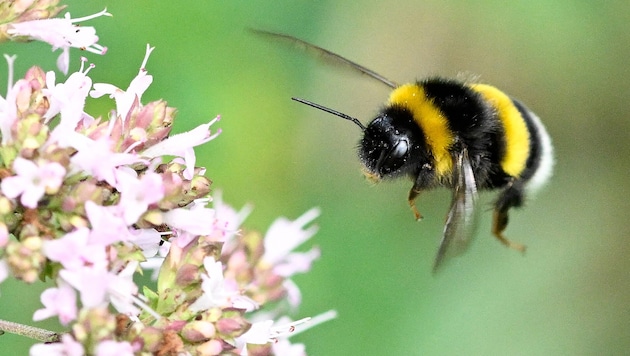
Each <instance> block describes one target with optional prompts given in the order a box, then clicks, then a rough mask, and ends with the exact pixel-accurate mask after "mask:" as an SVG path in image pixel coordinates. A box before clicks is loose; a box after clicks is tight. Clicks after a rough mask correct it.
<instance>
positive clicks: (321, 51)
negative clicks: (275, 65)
mask: <svg viewBox="0 0 630 356" xmlns="http://www.w3.org/2000/svg"><path fill="white" fill-rule="evenodd" d="M250 30H251V31H252V32H253V33H255V34H257V35H262V36H268V37H271V38H275V39H278V40H283V41H288V42H291V43H293V44H296V45H298V46H300V47H302V48H304V49H305V50H310V51H312V52H314V53H315V54H317V55H319V56H321V57H322V58H324V59H327V60H330V61H332V62H334V63H337V64H343V65H346V66H349V67H350V68H352V69H354V70H356V71H359V72H360V73H361V74H365V75H367V76H370V77H372V78H374V79H376V80H378V81H379V82H381V83H383V84H385V85H387V86H388V87H390V88H396V87H397V86H398V84H396V83H395V82H393V81H391V80H389V79H387V78H385V77H384V76H382V75H380V74H378V73H376V72H375V71H373V70H371V69H368V68H365V67H364V66H362V65H360V64H358V63H355V62H353V61H351V60H349V59H347V58H345V57H342V56H340V55H338V54H337V53H334V52H331V51H329V50H327V49H325V48H322V47H319V46H317V45H314V44H312V43H309V42H306V41H304V40H301V39H299V38H297V37H293V36H290V35H285V34H283V33H276V32H270V31H265V30H259V29H250Z"/></svg>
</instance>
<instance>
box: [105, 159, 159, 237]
mask: <svg viewBox="0 0 630 356" xmlns="http://www.w3.org/2000/svg"><path fill="white" fill-rule="evenodd" d="M116 177H117V180H118V185H117V186H116V189H118V191H120V202H119V203H118V208H119V209H120V210H121V211H122V217H123V218H124V220H125V222H126V223H127V224H128V225H131V224H135V223H136V222H137V221H138V219H139V218H140V216H141V215H142V214H144V213H145V212H146V211H147V209H148V208H149V205H151V204H154V203H157V202H159V201H160V200H162V198H164V184H163V182H162V177H161V176H160V175H159V174H157V173H152V172H147V173H145V174H144V175H142V177H140V178H138V177H136V176H134V175H132V174H128V173H127V172H124V171H118V174H117V175H116Z"/></svg>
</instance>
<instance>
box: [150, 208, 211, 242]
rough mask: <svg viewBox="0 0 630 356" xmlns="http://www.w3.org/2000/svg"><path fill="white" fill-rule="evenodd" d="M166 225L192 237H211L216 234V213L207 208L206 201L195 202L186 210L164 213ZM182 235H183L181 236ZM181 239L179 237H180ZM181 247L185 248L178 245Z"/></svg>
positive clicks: (177, 209) (178, 209)
mask: <svg viewBox="0 0 630 356" xmlns="http://www.w3.org/2000/svg"><path fill="white" fill-rule="evenodd" d="M162 218H163V220H164V223H165V224H167V225H168V226H170V227H171V228H173V229H174V230H179V231H183V232H187V233H190V234H192V235H209V234H211V233H212V232H214V229H215V227H214V221H215V211H214V209H210V208H206V207H205V200H201V201H195V202H193V203H192V204H191V206H189V207H186V208H176V209H173V210H170V211H167V212H164V213H162ZM180 235H181V234H180ZM178 239H179V237H178ZM177 244H178V245H179V246H180V247H183V246H185V245H186V244H184V245H181V244H180V243H179V242H178V243H177Z"/></svg>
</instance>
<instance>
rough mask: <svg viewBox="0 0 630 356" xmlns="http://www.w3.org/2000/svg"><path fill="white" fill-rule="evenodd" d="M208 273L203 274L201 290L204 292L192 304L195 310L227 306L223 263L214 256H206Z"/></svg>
mask: <svg viewBox="0 0 630 356" xmlns="http://www.w3.org/2000/svg"><path fill="white" fill-rule="evenodd" d="M203 266H204V268H205V270H206V274H202V275H201V278H202V282H201V290H202V291H203V294H202V295H201V296H200V297H199V298H198V299H197V300H196V301H195V302H194V303H192V304H191V305H190V310H191V311H193V312H198V311H203V310H208V309H210V308H212V307H223V306H226V303H227V301H228V298H227V297H228V295H227V292H226V290H225V286H224V282H223V265H222V264H221V262H217V261H215V260H214V257H206V258H204V260H203Z"/></svg>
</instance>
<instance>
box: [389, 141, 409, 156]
mask: <svg viewBox="0 0 630 356" xmlns="http://www.w3.org/2000/svg"><path fill="white" fill-rule="evenodd" d="M407 152H409V140H408V139H407V138H401V139H400V140H398V142H396V145H395V146H394V148H392V152H391V153H390V156H391V157H392V158H399V157H402V156H404V155H406V154H407Z"/></svg>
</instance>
